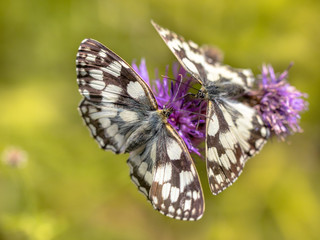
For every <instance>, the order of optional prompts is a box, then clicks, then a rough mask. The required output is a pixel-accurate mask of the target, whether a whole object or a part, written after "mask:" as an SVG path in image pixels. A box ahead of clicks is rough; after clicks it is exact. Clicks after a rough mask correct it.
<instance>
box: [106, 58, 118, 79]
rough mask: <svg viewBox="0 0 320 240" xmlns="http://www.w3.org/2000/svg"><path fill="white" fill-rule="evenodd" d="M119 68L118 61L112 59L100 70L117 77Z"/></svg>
mask: <svg viewBox="0 0 320 240" xmlns="http://www.w3.org/2000/svg"><path fill="white" fill-rule="evenodd" d="M121 68H122V67H121V64H120V63H118V62H116V61H113V62H111V63H110V64H109V65H108V66H107V67H103V68H101V70H102V71H104V72H106V73H108V74H110V75H112V76H114V77H116V78H117V77H119V76H120V74H121Z"/></svg>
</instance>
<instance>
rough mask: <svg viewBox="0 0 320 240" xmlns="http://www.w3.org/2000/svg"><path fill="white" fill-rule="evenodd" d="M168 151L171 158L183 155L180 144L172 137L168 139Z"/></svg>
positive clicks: (176, 158)
mask: <svg viewBox="0 0 320 240" xmlns="http://www.w3.org/2000/svg"><path fill="white" fill-rule="evenodd" d="M166 145H167V153H168V156H169V158H170V159H171V160H178V159H180V157H181V153H182V149H181V147H180V145H179V144H178V143H177V142H176V141H175V140H174V139H172V138H168V141H167V144H166Z"/></svg>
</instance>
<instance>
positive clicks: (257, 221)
mask: <svg viewBox="0 0 320 240" xmlns="http://www.w3.org/2000/svg"><path fill="white" fill-rule="evenodd" d="M319 12H320V2H319V1H317V0H307V1H294V0H271V1H270V0H263V1H252V0H240V1H231V0H226V1H218V0H213V1H212V0H211V1H209V0H208V1H182V0H175V1H173V0H165V1H156V0H151V1H148V0H143V1H130V0H106V1H103V0H93V1H83V0H77V1H75V0H64V1H62V0H56V1H40V0H29V1H23V0H15V1H2V3H1V8H0V31H1V37H0V43H1V44H0V52H1V58H0V61H1V64H0V70H1V77H0V113H1V116H0V137H1V138H0V153H1V154H3V155H5V154H10V147H11V146H15V147H16V150H15V152H12V151H13V150H11V158H12V160H14V159H15V157H16V158H19V156H18V154H20V155H23V153H24V154H25V155H26V156H25V158H27V161H26V162H25V164H24V166H21V167H11V166H9V165H8V164H6V163H4V162H1V163H0V239H10V240H16V239H32V240H33V239H34V240H42V239H43V240H51V239H53V240H54V239H63V240H70V239H78V240H82V239H83V240H85V239H94V240H96V239H319V238H320V228H319V226H320V214H319V213H320V209H319V208H320V204H319V202H320V187H319V186H320V185H319V180H320V178H319V171H320V164H319V162H320V161H319V160H320V158H319V155H320V150H319V149H320V144H319V143H320V128H319V116H320V104H319V98H320V94H319V88H320V81H319V76H320V67H319V57H320V51H319V44H320V28H319V22H320V17H319V16H320V15H319ZM151 19H153V20H155V21H156V22H157V23H159V24H160V25H162V26H164V27H168V28H170V29H172V30H174V31H176V32H178V33H180V34H182V35H184V36H185V37H186V38H188V39H192V40H194V41H195V42H197V43H199V44H205V43H206V44H214V45H217V46H219V47H220V48H221V49H222V50H223V51H224V54H225V61H224V62H225V63H227V64H230V65H232V66H235V67H246V68H252V69H253V71H254V73H255V74H258V73H259V72H260V70H261V64H262V63H272V64H273V66H274V68H275V70H276V71H277V72H281V71H283V70H284V69H285V68H286V67H287V66H288V65H289V63H290V62H291V61H294V62H295V65H294V67H293V68H292V69H291V70H290V82H291V83H292V84H293V85H295V86H296V87H297V88H298V89H299V90H301V91H302V92H306V93H308V94H309V98H308V101H309V102H310V106H309V108H310V110H309V111H308V112H307V113H305V114H303V115H302V121H301V126H302V128H303V129H304V133H303V134H296V135H294V136H291V137H289V138H288V142H286V143H283V142H279V141H278V140H277V139H274V140H272V141H270V142H269V143H268V144H267V145H266V146H265V147H264V149H263V151H262V152H261V153H260V154H259V155H258V156H256V157H254V158H253V159H251V160H250V161H249V163H248V164H247V166H246V168H245V171H244V173H243V174H242V175H241V177H240V178H239V180H238V181H237V182H236V183H235V184H234V185H233V186H232V187H231V188H229V189H228V190H227V191H225V192H223V193H221V194H219V195H218V196H213V195H211V193H210V192H209V188H208V184H207V179H206V171H205V165H204V162H202V161H199V160H197V167H198V171H199V174H200V177H201V179H202V185H203V188H204V194H205V200H206V211H205V215H204V217H203V218H202V219H201V220H200V221H198V222H181V221H177V220H172V219H169V218H166V217H164V216H162V215H161V214H159V213H157V212H156V211H154V210H153V208H152V207H151V205H150V204H149V203H148V202H147V201H146V200H145V198H144V196H143V195H142V194H141V193H139V192H138V191H137V190H136V187H135V186H134V184H133V183H132V182H131V180H130V178H129V169H128V166H127V164H126V160H127V157H128V155H119V156H117V155H114V154H112V153H111V152H104V151H102V150H100V149H99V147H98V145H97V144H96V143H95V141H94V140H93V139H92V138H91V137H90V136H89V132H88V130H87V129H86V127H85V126H84V125H83V123H82V119H81V118H80V116H79V114H78V112H77V105H78V103H79V101H80V99H81V97H80V94H79V93H78V89H77V84H76V74H75V56H76V53H77V49H78V47H79V44H80V42H81V41H82V40H83V39H84V38H88V37H90V38H94V39H97V40H99V41H101V42H102V43H104V44H105V45H106V46H108V47H109V48H111V49H113V50H114V51H115V52H117V53H118V54H119V55H120V56H122V57H123V58H124V59H125V60H127V61H128V62H131V61H132V60H133V59H140V58H141V57H145V58H146V59H147V64H148V68H149V71H150V74H151V75H152V74H153V73H154V69H155V68H159V69H160V73H164V72H165V71H164V69H165V66H166V64H169V63H171V61H173V60H174V57H173V56H172V54H171V52H170V51H169V50H168V49H167V47H166V46H165V44H164V43H163V42H162V40H161V39H160V37H159V36H158V34H157V33H156V31H155V30H154V29H153V27H152V25H151V24H150V20H151ZM19 149H20V150H19ZM8 151H9V153H8ZM19 151H20V152H19ZM14 154H15V155H14ZM6 157H7V158H8V156H4V158H6ZM20 157H22V158H23V156H20Z"/></svg>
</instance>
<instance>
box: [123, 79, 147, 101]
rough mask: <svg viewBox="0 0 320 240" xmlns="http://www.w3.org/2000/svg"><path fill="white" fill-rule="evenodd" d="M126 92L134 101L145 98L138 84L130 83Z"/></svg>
mask: <svg viewBox="0 0 320 240" xmlns="http://www.w3.org/2000/svg"><path fill="white" fill-rule="evenodd" d="M127 92H128V94H129V95H130V96H131V97H132V98H134V99H139V98H141V97H145V96H146V94H145V92H144V90H143V88H142V86H141V85H140V83H139V82H130V83H129V84H128V86H127Z"/></svg>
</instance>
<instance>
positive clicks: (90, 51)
mask: <svg viewBox="0 0 320 240" xmlns="http://www.w3.org/2000/svg"><path fill="white" fill-rule="evenodd" d="M76 65H77V81H78V85H79V91H80V93H81V95H82V96H83V97H84V100H83V101H82V102H81V104H80V106H79V110H80V113H81V115H82V117H83V119H84V121H85V123H86V125H87V126H88V128H89V129H90V131H91V134H92V136H93V137H94V138H95V139H96V141H97V142H98V143H99V145H100V147H101V148H103V149H105V150H112V151H113V152H115V153H123V152H128V149H127V148H128V147H130V146H128V144H126V141H127V138H128V136H129V135H130V134H131V133H133V132H134V131H135V130H136V129H138V128H139V126H140V125H141V124H142V123H143V121H144V119H145V115H146V112H147V111H155V110H157V109H158V106H157V103H156V100H155V98H154V97H153V95H152V92H151V90H150V89H149V87H148V86H147V84H146V83H145V82H144V81H143V80H142V79H141V78H140V77H139V76H138V74H137V73H136V72H135V71H134V70H133V69H132V68H131V67H130V66H129V65H128V64H127V63H126V62H125V61H124V60H123V59H121V58H120V57H119V56H117V55H116V54H115V53H113V52H112V51H111V50H109V49H108V48H106V47H105V46H104V45H102V44H101V43H99V42H97V41H95V40H93V39H85V40H84V41H82V43H81V44H80V47H79V51H78V54H77V59H76Z"/></svg>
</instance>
